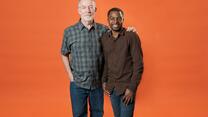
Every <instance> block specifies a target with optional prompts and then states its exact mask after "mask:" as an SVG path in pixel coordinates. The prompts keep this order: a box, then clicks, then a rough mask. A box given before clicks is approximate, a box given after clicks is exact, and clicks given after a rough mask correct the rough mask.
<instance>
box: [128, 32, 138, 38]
mask: <svg viewBox="0 0 208 117" xmlns="http://www.w3.org/2000/svg"><path fill="white" fill-rule="evenodd" d="M125 36H128V37H138V34H137V32H133V31H125Z"/></svg>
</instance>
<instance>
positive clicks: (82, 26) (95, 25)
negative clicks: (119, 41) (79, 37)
mask: <svg viewBox="0 0 208 117" xmlns="http://www.w3.org/2000/svg"><path fill="white" fill-rule="evenodd" d="M78 27H79V29H80V30H81V31H82V30H83V29H84V28H86V27H85V26H84V24H83V23H82V22H81V19H80V20H79V22H78ZM92 28H94V29H97V24H96V23H95V22H94V21H93V24H92V27H91V29H92ZM91 29H90V30H91Z"/></svg>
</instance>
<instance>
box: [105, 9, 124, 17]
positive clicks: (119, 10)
mask: <svg viewBox="0 0 208 117" xmlns="http://www.w3.org/2000/svg"><path fill="white" fill-rule="evenodd" d="M112 11H118V12H121V14H122V15H124V12H123V11H122V10H121V9H120V8H116V7H114V8H111V9H110V10H109V11H108V16H107V17H109V15H110V13H111V12H112Z"/></svg>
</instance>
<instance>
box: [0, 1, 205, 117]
mask: <svg viewBox="0 0 208 117" xmlns="http://www.w3.org/2000/svg"><path fill="white" fill-rule="evenodd" d="M207 4H208V2H207V1H206V0H97V7H98V11H97V14H96V21H98V22H102V23H105V24H107V22H106V19H107V17H106V13H107V10H108V9H109V8H111V7H113V6H116V7H120V8H122V9H123V10H124V12H125V26H134V27H136V29H137V31H138V32H139V35H140V37H141V41H142V47H143V51H144V62H145V72H144V76H143V80H142V82H141V85H140V87H139V90H138V91H137V102H136V108H135V117H208V108H207V107H208V100H207V99H208V93H207V90H208V85H207V83H208V79H207V78H208V74H207V73H208V70H207V66H208V62H207V60H208V47H207V46H208V36H207V33H208V22H207V21H208V15H207V11H208V7H207ZM77 20H78V15H77V0H13V1H9V0H1V4H0V36H1V38H0V116H1V117H71V106H70V100H69V90H68V88H69V86H68V85H69V82H68V79H67V75H66V73H65V71H64V67H63V64H62V62H61V58H60V46H61V41H62V34H63V30H64V28H65V27H67V26H68V25H72V24H74V23H75V22H76V21H77ZM111 116H112V109H111V107H110V102H109V97H107V96H106V97H105V116H104V117H111Z"/></svg>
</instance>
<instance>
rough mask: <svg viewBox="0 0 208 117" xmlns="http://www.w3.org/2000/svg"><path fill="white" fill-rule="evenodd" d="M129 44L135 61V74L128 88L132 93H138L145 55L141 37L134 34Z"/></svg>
mask: <svg viewBox="0 0 208 117" xmlns="http://www.w3.org/2000/svg"><path fill="white" fill-rule="evenodd" d="M129 43H130V52H131V56H132V59H133V74H132V78H131V82H130V85H129V87H128V88H129V89H130V90H131V91H133V92H136V90H137V86H138V85H139V83H140V81H141V77H142V73H143V53H142V48H141V42H140V39H139V36H138V35H137V34H136V33H133V34H132V37H131V38H130V40H129Z"/></svg>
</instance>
